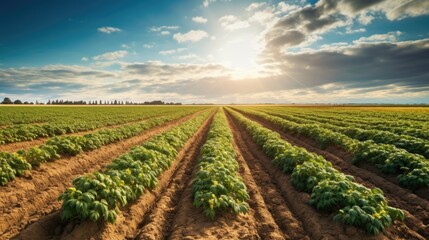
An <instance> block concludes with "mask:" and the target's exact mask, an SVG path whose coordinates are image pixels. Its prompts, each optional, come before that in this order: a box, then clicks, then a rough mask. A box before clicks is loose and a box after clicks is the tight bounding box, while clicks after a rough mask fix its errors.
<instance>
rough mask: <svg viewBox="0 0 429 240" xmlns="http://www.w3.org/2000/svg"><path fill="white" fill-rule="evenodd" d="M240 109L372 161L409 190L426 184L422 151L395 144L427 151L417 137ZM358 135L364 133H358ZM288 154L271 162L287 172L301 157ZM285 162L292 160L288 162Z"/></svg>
mask: <svg viewBox="0 0 429 240" xmlns="http://www.w3.org/2000/svg"><path fill="white" fill-rule="evenodd" d="M240 111H244V112H246V113H247V114H250V115H252V116H256V117H259V118H262V119H264V120H266V121H268V122H270V123H272V124H274V125H276V126H278V127H280V128H281V129H282V130H283V131H285V132H292V133H295V134H297V135H305V136H307V137H310V138H312V139H314V140H316V141H317V142H318V143H319V144H320V145H321V146H322V147H327V146H339V147H341V148H343V149H344V150H346V151H348V152H350V153H353V155H354V159H353V163H354V164H358V163H359V162H361V161H366V162H369V163H371V164H373V165H375V166H376V167H377V168H379V169H380V170H381V171H382V172H384V173H387V174H395V175H397V176H398V182H399V184H400V185H401V186H403V187H406V188H408V189H411V190H417V189H419V188H427V187H429V161H428V160H427V159H425V158H424V157H423V156H422V155H419V154H413V153H410V152H408V151H406V150H404V149H401V148H398V147H396V146H395V145H398V146H402V147H404V148H407V149H410V148H411V145H413V144H414V145H413V146H414V147H415V148H416V149H417V148H419V149H420V150H421V152H426V151H427V146H426V143H425V141H424V140H416V139H415V138H412V141H411V140H410V139H411V137H406V138H404V139H403V140H400V139H398V138H397V137H394V136H392V135H391V134H389V133H386V132H381V131H366V130H362V129H353V128H347V129H344V128H341V127H338V126H332V127H328V128H326V126H327V124H320V123H315V122H314V121H309V120H305V119H301V118H298V117H290V116H289V117H288V119H293V120H294V121H296V122H294V121H290V120H286V119H283V118H281V117H277V116H272V115H270V114H266V113H263V112H257V111H254V110H251V109H250V110H249V109H240ZM282 116H284V115H282ZM343 130H344V132H347V135H350V136H352V135H353V136H355V137H356V138H357V139H370V138H374V139H378V141H379V142H389V143H394V145H392V144H381V143H376V142H374V141H373V140H366V141H359V140H357V139H352V138H351V137H349V136H347V135H346V134H343V133H341V132H343ZM337 131H339V132H337ZM355 134H356V135H355ZM374 134H377V137H375V135H374ZM357 135H366V137H359V136H357ZM370 136H372V137H370ZM389 137H393V138H392V139H393V140H389V141H387V140H385V141H381V140H380V139H381V138H389ZM395 139H396V140H395ZM256 141H258V140H256ZM405 146H409V147H405ZM419 146H420V147H419ZM414 147H412V148H414ZM420 150H419V151H420ZM416 151H417V150H416ZM289 154H291V153H288V152H286V153H282V155H280V156H276V157H277V159H274V162H275V164H276V165H279V164H280V163H279V162H281V164H282V166H281V167H282V168H283V170H285V171H289V172H290V171H291V168H292V167H293V166H294V165H295V164H296V163H295V162H297V163H302V159H300V158H299V157H298V158H291V157H290V155H289ZM282 158H287V160H288V161H282V160H281V159H282ZM291 159H293V160H291ZM288 164H291V166H289V165H288Z"/></svg>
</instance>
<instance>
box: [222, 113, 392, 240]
mask: <svg viewBox="0 0 429 240" xmlns="http://www.w3.org/2000/svg"><path fill="white" fill-rule="evenodd" d="M228 115H229V114H228ZM228 117H229V118H230V119H231V120H232V121H231V122H232V123H233V124H232V126H233V130H234V135H236V136H241V137H239V138H237V140H238V141H237V145H238V146H239V148H240V149H242V151H243V149H245V150H244V151H243V153H244V152H245V153H247V154H251V155H253V157H249V158H246V157H245V159H246V161H248V162H247V164H248V166H249V168H250V170H251V171H252V174H253V177H254V178H255V180H256V182H257V183H258V186H261V185H262V186H263V184H271V185H274V189H276V191H278V192H279V194H280V195H281V198H283V201H284V202H285V203H284V204H286V206H287V207H288V208H289V209H290V212H292V214H293V216H295V218H296V219H298V221H299V222H301V223H302V227H303V228H304V230H305V235H307V236H309V237H310V238H311V239H363V238H364V239H383V238H385V237H384V236H383V235H379V236H368V235H366V234H365V233H364V232H363V231H362V230H360V229H357V228H355V227H353V226H346V225H343V224H340V223H338V222H334V221H333V220H332V218H333V214H327V213H322V212H317V211H316V209H315V208H313V207H311V206H309V205H308V204H307V202H308V200H309V198H310V196H309V194H307V193H303V192H299V191H297V190H296V189H295V188H294V187H293V185H292V182H291V176H290V175H287V174H284V173H283V172H282V171H281V170H280V169H278V168H276V167H275V166H274V165H272V164H271V161H270V159H269V158H268V157H267V156H266V155H265V154H264V153H263V152H262V151H261V150H260V148H259V147H258V146H257V145H256V144H255V143H254V142H253V141H252V138H251V136H250V135H249V134H248V133H247V132H246V130H245V129H244V128H243V127H241V126H240V125H239V124H238V123H237V122H236V121H235V120H234V118H233V117H232V116H230V115H229V116H228ZM240 138H241V139H242V140H241V141H240V140H239V139H240ZM245 155H246V154H245ZM263 194H266V195H267V199H269V198H270V197H271V198H272V197H273V194H272V192H270V191H267V192H265V191H264V192H263ZM264 200H265V198H264ZM284 204H282V205H284ZM278 205H280V204H278ZM274 207H278V206H276V205H275V204H274ZM274 215H275V214H274ZM283 227H284V228H289V227H290V226H289V225H285V226H283Z"/></svg>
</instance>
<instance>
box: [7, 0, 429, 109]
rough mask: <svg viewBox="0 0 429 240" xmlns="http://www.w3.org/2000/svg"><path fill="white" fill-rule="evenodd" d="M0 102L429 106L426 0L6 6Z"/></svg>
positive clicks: (127, 0) (149, 0)
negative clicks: (403, 104) (116, 101)
mask: <svg viewBox="0 0 429 240" xmlns="http://www.w3.org/2000/svg"><path fill="white" fill-rule="evenodd" d="M1 5H2V6H1V8H0V98H3V97H10V98H12V99H17V98H19V99H21V100H23V101H36V100H37V101H39V102H47V101H48V100H53V99H63V100H86V101H89V100H114V99H118V100H123V101H134V102H143V101H151V100H163V101H167V102H182V103H219V104H222V103H405V104H409V103H429V1H427V0H365V1H356V0H319V1H313V0H312V1H310V0H290V1H274V0H273V1H247V0H186V1H173V0H168V1H167V0H145V1H142V0H139V1H137V0H121V1H119V0H104V1H101V0H93V1H84V0H75V1H51V0H45V1H25V0H23V1H12V0H3V1H2V4H1Z"/></svg>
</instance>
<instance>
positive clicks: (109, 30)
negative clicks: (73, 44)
mask: <svg viewBox="0 0 429 240" xmlns="http://www.w3.org/2000/svg"><path fill="white" fill-rule="evenodd" d="M97 30H98V31H99V32H102V33H107V34H111V33H114V32H122V29H119V28H116V27H99V28H98V29H97Z"/></svg>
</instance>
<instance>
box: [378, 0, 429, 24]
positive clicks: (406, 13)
mask: <svg viewBox="0 0 429 240" xmlns="http://www.w3.org/2000/svg"><path fill="white" fill-rule="evenodd" d="M376 10H378V11H381V12H384V13H385V14H386V17H387V19H389V20H401V19H404V18H407V17H417V16H422V15H428V14H429V1H427V0H394V1H393V0H391V1H387V0H386V1H384V2H383V3H381V4H380V5H378V6H377V7H376Z"/></svg>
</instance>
